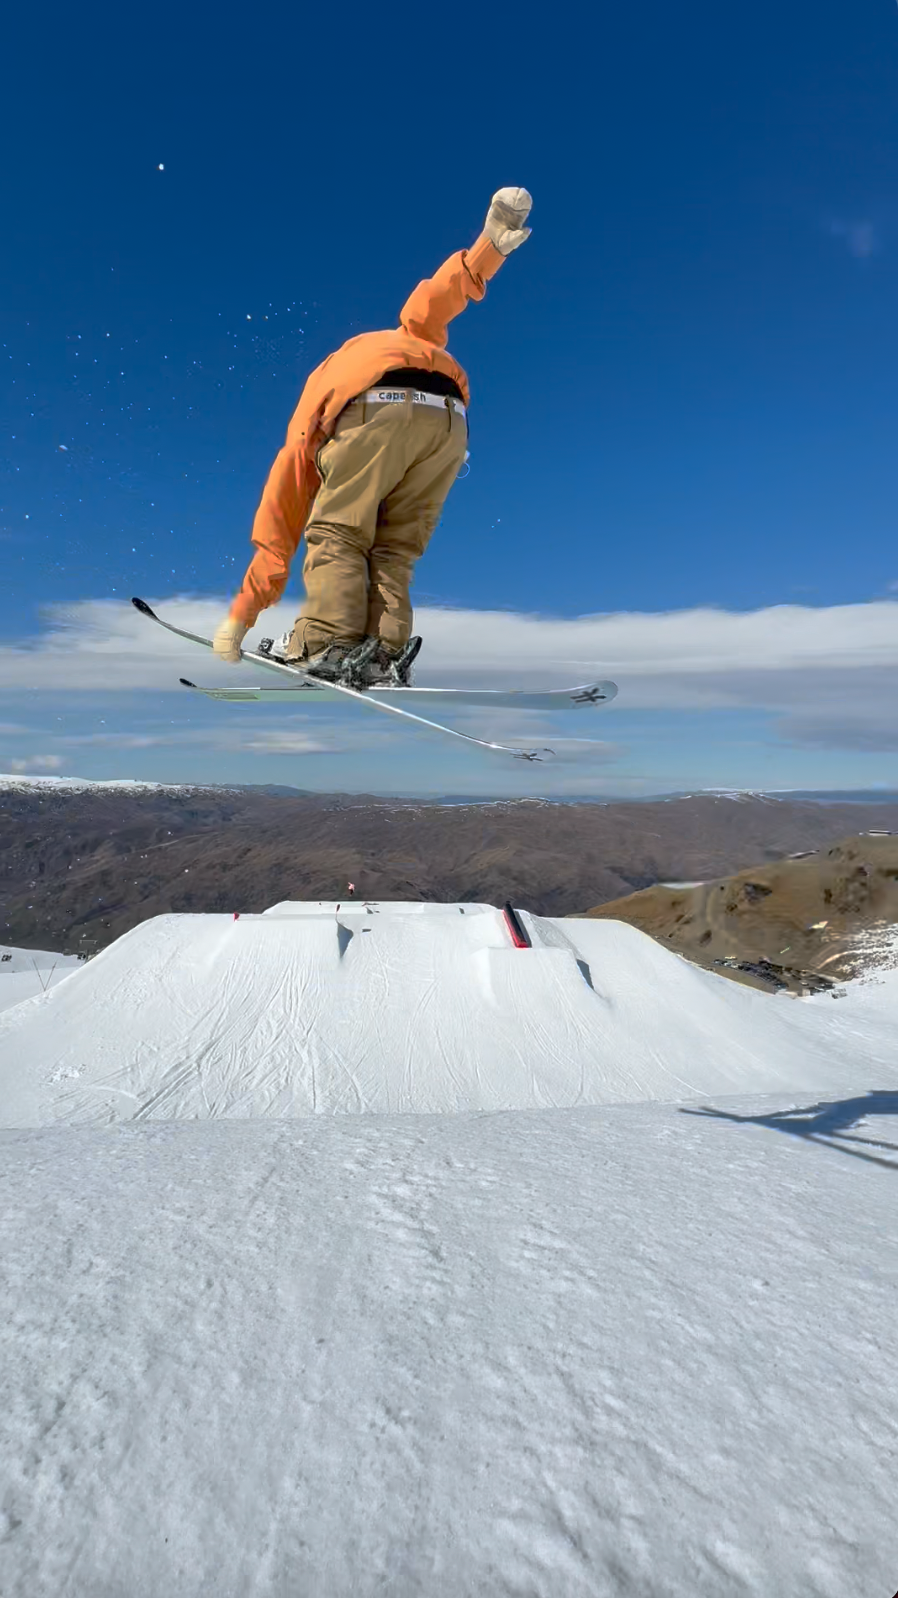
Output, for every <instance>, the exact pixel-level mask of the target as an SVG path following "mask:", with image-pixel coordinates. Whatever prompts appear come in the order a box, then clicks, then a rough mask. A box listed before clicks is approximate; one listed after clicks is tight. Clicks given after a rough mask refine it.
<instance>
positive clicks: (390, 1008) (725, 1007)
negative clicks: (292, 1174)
mask: <svg viewBox="0 0 898 1598" xmlns="http://www.w3.org/2000/svg"><path fill="white" fill-rule="evenodd" d="M889 991H890V990H889ZM832 1009H833V1006H832V1002H831V1000H830V999H829V997H828V995H827V996H824V998H823V999H822V1000H821V1001H820V1004H819V1005H818V1006H817V1007H816V1008H815V1006H814V1004H809V1005H807V1006H805V1007H800V1008H798V1009H796V1008H795V1007H794V1006H790V1005H789V1004H786V1003H780V1004H772V1003H771V1002H770V1000H769V998H768V997H767V996H766V995H762V994H758V993H755V992H753V991H751V990H749V989H746V988H740V987H737V986H735V985H732V984H729V983H726V982H723V981H721V980H720V979H719V978H717V977H715V976H713V975H711V974H710V973H707V972H703V971H700V970H698V969H697V968H695V967H692V966H690V965H688V964H687V963H686V962H685V961H683V960H681V959H680V958H678V957H677V956H675V955H672V954H669V953H668V952H667V950H665V949H663V948H661V947H660V946H659V945H658V944H657V943H655V942H654V941H653V940H652V939H650V938H648V937H645V936H644V935H643V934H642V933H640V932H637V931H635V930H634V929H633V928H631V927H629V926H626V925H624V924H623V923H620V922H600V921H586V920H581V921H577V920H567V919H553V918H550V917H541V916H531V915H528V914H526V913H524V912H520V913H517V914H516V913H515V912H514V911H513V910H511V907H510V906H508V907H506V911H505V912H504V913H503V912H500V911H498V910H496V909H494V908H493V907H492V906H490V905H485V904H454V905H451V904H450V905H445V904H444V905H433V904H420V903H408V904H396V903H389V904H371V903H367V904H366V903H365V902H364V901H358V900H352V901H347V902H346V903H345V904H342V905H340V906H336V905H333V904H331V905H327V904H320V905H319V904H309V903H296V904H293V903H289V902H288V903H283V904H279V905H275V906H273V907H272V908H271V909H270V910H268V911H266V912H265V913H264V914H262V915H245V914H241V915H240V916H239V918H235V917H234V916H233V915H170V916H159V917H156V918H154V919H152V920H150V921H147V922H144V923H143V924H142V925H140V926H139V927H136V928H135V929H134V931H133V932H129V933H127V934H126V935H125V936H124V937H122V938H120V939H118V940H117V941H116V942H115V943H113V944H112V945H111V946H110V947H109V948H108V949H106V950H104V951H103V952H102V953H101V954H99V955H98V956H97V957H96V958H95V959H93V960H92V961H91V962H90V963H89V964H87V965H86V966H84V967H83V968H80V969H77V970H76V971H75V972H74V973H73V974H72V975H71V976H69V977H68V978H66V979H65V980H63V981H62V982H60V983H58V984H57V985H56V986H54V987H53V988H52V989H50V990H49V991H48V992H47V993H46V994H45V995H43V996H42V997H41V998H40V1000H39V1001H38V1002H35V1003H32V1004H30V1005H28V1004H26V1005H19V1006H17V1007H16V1008H15V1009H14V1010H12V1011H10V1012H7V1013H6V1014H5V1015H0V1104H2V1112H0V1113H2V1118H3V1124H5V1125H7V1126H14V1125H22V1126H28V1125H36V1124H42V1123H46V1122H48V1121H49V1122H56V1121H75V1122H79V1123H83V1124H104V1123H106V1122H112V1121H122V1120H155V1119H170V1118H173V1117H174V1118H188V1119H192V1120H193V1119H206V1118H209V1119H215V1118H218V1117H246V1116H266V1117H273V1118H283V1117H288V1118H292V1117H296V1116H308V1115H316V1114H347V1113H349V1114H351V1113H362V1112H364V1113H368V1114H371V1113H376V1114H385V1115H387V1114H397V1113H399V1114H407V1113H459V1112H463V1111H483V1110H500V1109H509V1110H510V1109H513V1110H525V1109H536V1108H546V1107H549V1106H555V1107H559V1106H566V1107H573V1106H578V1105H580V1106H582V1105H598V1104H614V1103H624V1102H634V1101H646V1100H661V1101H679V1100H689V1099H695V1098H701V1097H702V1096H705V1095H708V1094H721V1093H725V1094H733V1093H768V1092H775V1091H783V1090H806V1091H818V1092H819V1091H823V1090H824V1089H825V1090H828V1091H833V1092H837V1091H839V1089H840V1088H841V1087H842V1086H844V1085H845V1081H846V1068H845V1064H844V1049H845V1041H846V1027H847V1028H848V1033H849V1035H850V1036H851V1037H852V1041H853V1045H854V1049H855V1054H856V1055H857V1054H858V1053H859V1054H860V1056H861V1057H862V1058H863V1059H864V1061H865V1065H866V1066H867V1068H868V1069H873V1068H874V1067H875V1068H876V1070H877V1071H878V1072H879V1078H878V1080H879V1081H880V1082H889V1083H891V1084H893V1085H894V1086H895V1087H896V1088H898V1059H896V1057H895V1052H894V1046H893V1033H892V1031H891V1026H892V1018H891V1015H890V1013H888V1008H887V1007H886V1011H887V1013H886V1014H885V1015H884V1016H881V1015H880V1014H879V1012H878V1011H877V1010H876V1007H875V1005H874V1006H873V1007H872V1008H871V1006H870V1004H869V1002H868V1004H867V1006H866V1007H865V1008H864V1009H863V1015H862V1016H861V1015H859V1014H858V1013H857V1011H856V1005H854V1004H853V1003H852V1002H849V1003H848V1004H845V1003H844V1002H843V1004H842V1007H841V1009H840V1010H839V1012H838V1016H837V1017H834V1016H833V1015H832V1014H831V1013H830V1012H831V1011H832ZM836 1020H837V1021H838V1023H839V1024H838V1025H834V1022H835V1021H836Z"/></svg>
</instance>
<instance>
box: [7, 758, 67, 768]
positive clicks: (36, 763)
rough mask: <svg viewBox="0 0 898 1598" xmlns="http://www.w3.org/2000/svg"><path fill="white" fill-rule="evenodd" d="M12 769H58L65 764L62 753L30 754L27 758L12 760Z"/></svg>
mask: <svg viewBox="0 0 898 1598" xmlns="http://www.w3.org/2000/svg"><path fill="white" fill-rule="evenodd" d="M9 764H10V769H11V770H12V771H15V772H24V771H58V770H59V768H60V766H64V765H65V761H64V760H63V758H62V756H61V755H30V756H29V757H28V759H27V760H11V761H10V763H9Z"/></svg>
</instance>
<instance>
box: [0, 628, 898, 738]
mask: <svg viewBox="0 0 898 1598" xmlns="http://www.w3.org/2000/svg"><path fill="white" fill-rule="evenodd" d="M158 608H159V611H160V613H161V614H163V615H164V616H165V617H166V618H167V619H169V620H172V621H173V622H175V624H176V625H178V626H181V627H186V628H188V629H189V630H190V631H193V632H196V633H199V634H202V635H205V636H207V637H208V636H209V635H210V634H211V632H212V631H213V630H214V627H215V625H216V623H217V622H218V620H219V619H220V617H221V615H222V613H223V611H224V609H225V608H226V602H225V601H224V600H200V599H178V598H175V599H169V600H164V601H160V602H159V605H158ZM293 608H294V607H293V606H292V605H281V606H278V607H277V608H276V609H274V610H273V611H270V612H268V613H267V614H266V615H265V617H263V622H264V627H260V628H258V629H256V632H255V634H254V635H253V637H254V639H255V640H256V641H257V640H258V638H259V637H261V636H262V635H263V632H264V633H272V634H276V633H278V632H282V631H284V630H285V628H286V627H287V626H288V625H289V623H290V622H292V619H293ZM45 614H46V627H45V630H44V632H43V633H41V634H40V635H39V636H38V637H37V638H36V639H33V640H30V641H29V645H28V648H27V649H25V648H17V647H16V646H15V645H9V644H7V645H4V646H2V647H0V693H2V690H3V688H8V689H9V690H13V689H17V688H23V687H28V688H35V689H46V690H52V691H53V692H54V693H56V694H57V695H65V694H69V693H75V692H81V693H85V692H91V693H96V692H98V691H103V692H106V693H108V694H110V695H114V694H115V693H116V692H120V691H122V692H123V691H129V692H132V693H133V692H134V691H135V690H143V691H146V692H147V693H151V694H152V695H154V696H155V695H158V693H159V692H160V691H165V690H171V691H173V692H180V690H179V689H178V678H179V677H180V676H187V677H189V678H190V679H191V680H192V681H199V682H200V683H203V684H206V685H215V684H221V685H225V686H226V685H238V684H243V685H247V684H251V683H257V682H259V681H261V680H263V675H264V674H263V670H262V668H260V667H253V666H252V665H250V664H248V663H243V664H242V665H241V666H239V667H236V668H235V667H228V666H225V665H223V664H221V663H220V662H219V661H217V660H216V659H215V658H214V657H213V656H212V655H211V652H209V653H204V652H203V651H202V650H201V649H199V648H197V647H196V646H195V645H192V644H190V643H186V642H184V643H182V642H181V641H180V640H178V639H176V638H173V637H171V636H170V635H169V634H167V633H165V632H164V631H163V629H162V628H158V627H154V625H153V623H152V622H150V621H147V620H146V619H145V618H144V617H141V616H140V615H138V613H137V612H136V611H135V610H134V609H133V608H132V607H131V606H130V605H129V604H127V603H122V602H117V601H110V600H91V601H85V602H83V603H81V604H79V605H75V606H69V607H51V608H50V609H49V610H48V611H47V612H46V613H45ZM416 624H417V626H418V627H419V628H420V630H421V632H422V633H423V635H424V638H425V649H424V651H423V652H422V656H421V658H420V662H419V668H418V675H417V680H418V682H419V683H420V684H422V685H426V684H428V683H439V684H444V685H446V684H449V685H451V684H455V685H457V686H460V687H464V686H472V685H475V684H476V685H480V686H483V687H520V688H533V687H538V686H543V687H562V686H566V685H572V684H575V683H583V682H588V681H589V680H590V679H593V678H597V677H612V678H614V679H615V681H617V682H618V684H619V685H620V698H619V699H618V701H617V704H616V705H613V706H611V707H610V708H609V709H603V710H598V711H592V710H582V711H574V712H571V713H570V715H569V716H568V715H566V716H565V718H564V720H565V722H566V723H568V722H569V724H570V729H571V735H573V736H574V737H576V738H580V737H581V736H583V735H584V734H590V733H592V732H594V731H595V732H598V731H599V730H601V731H602V732H606V731H608V732H610V731H611V727H610V725H607V724H604V723H605V718H606V717H609V716H611V717H613V716H614V715H615V714H617V713H618V712H621V713H626V712H627V711H633V710H637V711H647V710H664V711H678V710H691V711H712V710H753V711H756V712H757V711H760V712H767V713H770V714H772V715H773V716H775V717H781V718H784V720H783V723H782V725H783V728H784V730H787V731H788V736H789V737H791V738H792V739H794V740H795V741H797V742H803V743H807V744H813V745H817V746H820V745H821V744H826V745H828V746H829V747H833V748H837V747H846V748H850V747H858V737H859V733H860V729H863V737H862V746H863V747H864V748H868V749H875V748H878V749H893V748H894V747H895V742H896V737H895V730H894V729H895V715H894V699H895V689H896V682H898V678H896V672H898V601H895V600H892V599H886V600H876V601H872V602H871V603H869V604H857V605H835V606H829V607H819V608H812V607H809V606H801V605H778V606H772V607H770V608H768V609H764V610H755V611H746V612H733V611H725V610H715V609H710V608H701V609H693V610H682V611H670V612H659V613H644V612H643V613H640V612H621V613H614V614H604V615H603V614H600V615H592V616H581V617H577V618H574V619H563V618H558V617H551V616H545V617H543V616H538V615H522V614H516V613H513V612H508V611H474V610H444V609H439V608H436V607H431V608H424V609H420V610H419V611H418V612H417V614H416ZM251 642H252V640H251ZM264 680H266V681H267V680H268V678H267V677H264ZM184 697H185V698H186V696H184ZM149 702H150V701H148V703H149ZM202 703H203V705H204V706H205V708H206V709H209V702H206V701H203V702H202ZM194 708H195V709H196V710H198V709H199V706H198V705H197V704H195V705H194ZM214 708H215V709H216V710H217V711H223V712H228V711H231V710H232V708H233V709H236V707H231V706H215V707H214ZM297 714H299V712H298V713H297ZM244 715H245V713H244V712H240V716H241V720H240V724H239V727H238V726H237V725H236V723H235V722H233V721H232V722H231V723H230V725H226V723H225V722H224V720H223V721H222V723H221V724H220V730H219V731H218V732H216V734H214V735H212V734H209V738H210V741H211V738H212V737H213V736H214V738H215V746H216V747H218V748H224V747H227V748H233V747H235V745H236V743H237V742H239V743H240V745H241V746H242V747H246V746H247V731H248V728H247V723H246V720H245V719H244ZM344 719H345V718H344ZM370 719H371V718H369V720H370ZM385 719H386V718H381V721H384V720H385ZM330 723H331V718H330V716H329V717H328V722H327V723H325V722H323V721H322V720H321V712H320V711H317V712H315V714H314V721H309V719H308V718H307V717H305V716H304V717H303V725H302V726H298V725H297V720H296V719H293V720H291V722H290V724H289V725H288V726H287V727H284V728H283V729H282V728H281V727H278V728H272V727H271V726H270V725H269V724H267V723H265V724H263V723H262V722H261V721H260V724H259V729H258V734H257V737H258V739H259V740H262V741H265V740H269V741H270V740H273V743H272V742H269V743H268V745H267V748H268V750H269V752H274V745H275V744H278V745H279V747H280V749H281V750H282V751H284V752H286V745H285V743H284V741H283V740H284V738H287V739H294V740H298V742H299V744H300V745H301V748H300V749H298V750H295V751H291V752H307V753H311V752H317V751H318V750H319V749H320V750H322V752H323V748H324V733H325V727H327V736H328V738H329V737H330V735H331V730H332V728H331V724H330ZM506 724H507V725H508V723H506ZM333 725H336V724H335V723H334V724H333ZM487 725H488V726H489V730H490V733H491V735H492V736H498V735H499V734H498V731H497V727H498V724H497V722H496V720H495V716H494V715H493V714H492V713H490V712H483V713H478V714H477V715H476V716H472V713H471V712H468V714H467V717H466V727H468V726H469V727H470V730H472V731H473V730H475V729H476V731H477V732H478V734H480V735H482V733H483V729H484V727H486V726H487ZM546 725H547V727H548V724H546ZM552 726H553V730H554V731H555V732H556V735H557V733H559V732H561V731H563V732H564V733H565V734H566V735H567V726H565V727H563V728H562V727H561V724H560V723H559V722H553V724H552ZM307 727H308V728H309V730H308V731H306V728H307ZM540 730H541V729H540ZM534 731H535V729H534V728H533V727H532V726H530V727H525V726H522V727H521V732H522V733H523V736H524V738H525V739H530V738H531V737H532V736H533V733H534ZM185 732H186V736H187V737H188V738H189V740H190V741H192V742H193V741H198V740H201V739H203V737H204V735H203V734H202V733H201V730H200V728H199V727H194V728H193V729H192V730H189V731H187V730H186V729H185ZM253 732H254V734H255V728H254V729H253ZM368 733H370V734H371V736H375V734H376V735H377V741H379V742H380V741H382V738H383V736H384V735H385V732H384V728H383V726H378V728H376V729H375V728H373V727H370V728H369V727H367V726H363V718H361V717H356V718H354V719H353V722H352V734H351V735H348V736H351V737H352V740H353V745H354V746H355V744H356V742H357V740H358V739H362V740H365V738H366V735H367V734H368ZM340 739H341V742H342V743H343V744H344V746H345V745H346V743H347V741H348V739H347V737H344V726H343V723H342V721H341V724H340ZM840 740H842V741H841V742H840ZM164 741H165V742H168V741H169V740H168V738H166V739H165V740H164ZM329 747H330V749H331V751H332V752H333V749H334V745H333V744H330V745H329Z"/></svg>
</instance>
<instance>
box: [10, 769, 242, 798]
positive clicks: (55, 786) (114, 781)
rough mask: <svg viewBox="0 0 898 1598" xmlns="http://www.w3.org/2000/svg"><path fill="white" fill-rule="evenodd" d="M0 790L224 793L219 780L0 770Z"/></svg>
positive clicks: (25, 791)
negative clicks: (158, 779)
mask: <svg viewBox="0 0 898 1598" xmlns="http://www.w3.org/2000/svg"><path fill="white" fill-rule="evenodd" d="M0 789H2V790H5V791H7V792H10V793H35V792H37V793H93V792H97V793H110V792H112V791H115V790H118V791H121V792H124V793H226V792H230V791H231V790H230V789H228V788H227V787H226V785H224V784H221V783H202V782H141V781H138V779H137V778H135V777H111V778H108V779H103V780H100V779H95V778H91V777H29V776H24V775H20V774H19V773H18V772H0Z"/></svg>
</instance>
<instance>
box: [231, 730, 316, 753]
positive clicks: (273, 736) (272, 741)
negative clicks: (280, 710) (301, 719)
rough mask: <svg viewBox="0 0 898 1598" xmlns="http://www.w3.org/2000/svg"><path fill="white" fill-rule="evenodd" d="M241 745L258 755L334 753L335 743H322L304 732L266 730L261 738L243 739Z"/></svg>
mask: <svg viewBox="0 0 898 1598" xmlns="http://www.w3.org/2000/svg"><path fill="white" fill-rule="evenodd" d="M240 747H241V748H242V749H249V750H251V751H252V752H253V754H257V755H325V754H326V755H332V754H334V753H335V752H336V751H335V749H334V746H333V744H327V743H322V742H321V741H320V739H317V738H310V737H309V735H308V733H304V732H264V733H263V734H262V735H261V737H259V738H249V739H241V742H240Z"/></svg>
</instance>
